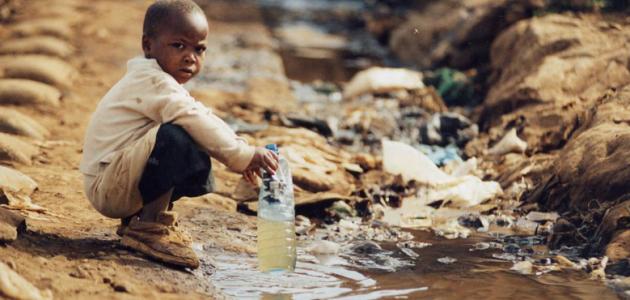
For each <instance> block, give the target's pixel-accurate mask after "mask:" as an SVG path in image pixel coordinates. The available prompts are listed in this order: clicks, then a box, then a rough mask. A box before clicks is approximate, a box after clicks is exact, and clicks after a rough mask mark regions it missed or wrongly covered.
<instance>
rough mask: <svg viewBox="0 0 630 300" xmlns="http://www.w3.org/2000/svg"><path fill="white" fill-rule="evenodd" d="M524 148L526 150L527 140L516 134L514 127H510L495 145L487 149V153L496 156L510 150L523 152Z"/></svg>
mask: <svg viewBox="0 0 630 300" xmlns="http://www.w3.org/2000/svg"><path fill="white" fill-rule="evenodd" d="M525 150H527V142H525V141H523V140H521V139H520V138H519V137H518V136H517V135H516V128H512V129H510V131H508V133H506V134H505V136H504V137H503V138H502V139H501V140H500V141H499V142H498V143H497V144H496V145H494V146H492V148H490V149H489V150H488V154H490V155H497V156H498V155H503V154H506V153H510V152H515V153H523V152H525Z"/></svg>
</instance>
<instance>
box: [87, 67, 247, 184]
mask: <svg viewBox="0 0 630 300" xmlns="http://www.w3.org/2000/svg"><path fill="white" fill-rule="evenodd" d="M168 122H172V123H173V124H177V125H180V126H182V127H183V128H184V129H185V130H186V131H187V132H188V133H189V134H190V135H191V136H192V138H193V139H194V140H195V141H196V142H197V143H198V144H199V145H200V146H201V147H202V148H204V149H206V150H207V151H208V153H209V154H210V156H211V157H214V158H216V159H217V160H219V161H220V162H222V163H223V164H225V165H226V166H228V167H229V168H230V169H232V170H234V171H237V172H240V171H243V170H244V169H245V168H246V167H247V165H248V164H249V162H250V161H251V159H252V157H253V155H254V147H252V146H249V145H247V143H246V142H245V140H243V139H242V138H239V137H238V136H237V135H236V134H235V133H234V131H233V130H232V129H231V128H230V127H229V126H228V125H227V124H225V122H223V120H221V119H220V118H219V117H217V116H216V115H214V114H213V113H212V111H211V110H210V109H208V108H206V107H205V106H204V105H203V104H201V103H200V102H198V101H196V100H195V99H194V98H193V97H191V96H190V94H189V93H188V91H187V90H186V89H185V88H184V87H183V86H182V85H180V84H179V83H178V82H177V81H176V80H175V79H174V78H173V77H172V76H170V75H169V74H168V73H166V72H164V71H163V70H162V68H161V67H160V65H158V63H157V61H156V60H155V59H147V58H144V57H136V58H133V59H131V60H129V62H127V73H126V74H125V76H124V77H123V78H122V79H121V80H120V81H118V83H116V84H115V85H114V86H113V87H112V88H111V89H110V90H109V92H107V94H106V95H105V96H104V97H103V98H102V99H101V101H100V102H99V104H98V106H97V107H96V111H95V112H94V113H93V114H92V117H91V119H90V123H89V124H88V128H87V131H86V134H85V140H84V144H83V157H82V160H81V165H80V167H79V170H80V171H81V172H82V173H83V174H85V175H88V176H95V175H96V174H97V172H98V167H99V163H101V162H109V161H110V159H111V157H112V156H113V154H114V153H115V152H116V151H118V150H121V149H124V148H125V147H126V146H128V145H130V144H131V143H133V142H134V141H136V140H138V139H139V138H141V137H142V136H143V135H144V134H146V133H147V132H148V131H149V130H150V129H151V128H154V127H155V126H158V125H160V124H162V123H168Z"/></svg>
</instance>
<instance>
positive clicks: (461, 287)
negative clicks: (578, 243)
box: [200, 0, 616, 299]
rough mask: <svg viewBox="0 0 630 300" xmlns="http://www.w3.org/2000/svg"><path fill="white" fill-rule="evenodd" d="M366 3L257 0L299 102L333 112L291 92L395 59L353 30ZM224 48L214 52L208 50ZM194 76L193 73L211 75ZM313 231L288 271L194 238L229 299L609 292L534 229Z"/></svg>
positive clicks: (571, 253)
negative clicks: (319, 244) (315, 247)
mask: <svg viewBox="0 0 630 300" xmlns="http://www.w3.org/2000/svg"><path fill="white" fill-rule="evenodd" d="M366 3H371V2H370V1H350V0H342V1H328V0H317V1H297V0H261V1H258V2H257V4H258V5H259V8H260V10H261V12H262V15H263V16H264V19H265V22H266V24H267V25H268V26H269V28H270V31H272V32H273V33H274V37H275V38H277V39H279V40H280V46H279V49H277V50H276V51H277V52H278V54H279V55H280V57H281V58H282V61H283V65H284V68H285V72H286V75H287V77H288V78H289V79H290V80H291V81H292V82H291V85H292V87H293V91H294V93H296V94H297V98H298V102H299V103H301V104H302V105H303V106H304V107H306V106H309V107H310V108H309V109H312V106H315V107H316V108H315V110H319V111H320V113H321V112H326V113H334V112H335V111H336V110H337V109H336V108H335V104H334V102H339V101H340V99H339V98H340V96H339V95H335V93H329V92H330V91H327V92H326V93H327V94H326V95H328V98H327V99H326V101H332V102H330V103H329V102H326V101H324V102H320V103H319V106H318V103H313V101H311V100H312V99H311V100H305V101H304V99H300V98H301V96H300V93H301V92H304V93H303V94H302V96H304V97H306V96H309V95H310V96H312V93H313V91H317V90H318V87H319V88H320V90H321V89H322V87H323V89H326V84H327V83H330V84H333V85H334V84H338V83H340V82H345V81H348V80H349V79H350V78H351V77H352V75H354V74H355V73H356V72H357V71H359V70H362V69H366V68H368V67H370V66H382V65H385V66H398V65H397V62H396V59H394V58H392V57H391V56H390V55H389V53H388V50H387V49H386V46H383V45H380V44H379V42H378V41H377V40H376V39H375V38H373V37H370V35H369V34H368V33H366V32H364V31H363V30H362V29H361V28H362V26H361V24H359V23H360V21H358V19H357V18H358V16H360V15H361V12H362V10H364V9H366V6H367V5H369V4H366ZM306 35H311V36H310V38H306ZM296 36H297V37H298V38H297V39H296ZM301 37H304V39H301ZM226 52H227V51H224V50H221V51H217V55H219V54H224V53H226ZM215 58H216V56H215ZM216 60H217V61H218V60H219V59H216ZM213 63H214V64H218V62H213ZM203 76H204V75H203V74H202V76H200V77H201V78H202V80H206V81H208V82H209V81H212V82H216V81H217V79H216V78H210V77H203ZM204 78H205V79H204ZM209 78H210V79H212V80H210V79H209ZM313 82H316V83H315V84H314V83H313ZM313 86H315V88H312V87H313ZM304 87H306V88H304ZM333 90H334V89H333ZM309 93H310V94H309ZM331 99H332V100H331ZM315 102H317V101H315ZM338 117H341V116H338ZM317 230H318V232H319V233H320V235H319V236H318V235H317V234H312V235H311V234H309V235H308V236H302V237H301V238H300V240H299V243H298V263H297V267H296V271H295V272H294V273H286V274H265V273H261V272H259V271H258V270H257V260H256V257H255V256H252V255H246V254H242V255H237V254H234V253H232V252H219V251H218V250H216V249H212V248H210V247H208V249H206V248H205V247H200V249H203V250H201V251H203V256H207V257H212V260H213V263H214V265H215V267H216V270H215V271H214V273H213V274H212V275H211V276H210V278H209V280H211V281H212V283H213V284H214V285H215V286H216V287H217V288H218V289H219V290H221V292H222V293H223V294H225V295H227V296H229V297H234V298H236V299H479V298H493V299H505V298H516V299H541V298H542V299H549V298H553V299H604V298H616V294H615V293H614V292H613V290H612V289H609V288H608V287H606V285H605V284H603V283H602V281H599V280H594V279H592V278H591V276H590V275H589V274H588V273H586V272H584V271H583V270H571V269H567V268H562V269H560V268H554V265H557V261H555V260H554V257H556V256H557V255H562V256H563V257H567V258H569V259H570V260H572V261H579V260H580V257H579V255H578V254H579V249H571V248H565V249H562V250H560V251H550V250H549V249H547V247H546V246H545V237H543V236H513V235H510V234H509V233H504V232H502V231H501V230H488V231H485V232H478V231H475V230H472V233H471V234H470V236H468V237H467V238H456V239H447V238H444V237H440V236H437V235H435V234H434V233H433V232H432V231H430V230H414V229H400V228H398V229H396V230H398V231H399V232H404V233H405V234H407V235H409V236H410V237H411V239H409V240H404V239H403V240H398V241H392V240H387V239H385V240H382V241H380V242H377V246H376V247H375V246H374V245H373V244H368V248H365V247H362V246H361V245H366V243H368V242H366V239H364V238H360V237H358V236H357V235H351V236H350V237H349V238H344V239H341V240H335V239H334V238H332V237H333V236H334V233H331V232H333V231H334V230H333V229H331V228H319V229H317ZM317 238H324V239H333V240H335V242H337V243H338V244H339V245H340V250H339V251H338V253H337V254H336V255H324V256H322V255H315V254H313V253H311V252H309V247H310V245H311V244H312V243H313V242H314V240H316V239H317ZM401 242H403V246H401ZM405 242H406V243H408V244H404V243H405ZM405 245H407V246H405ZM370 247H371V248H370ZM357 249H363V250H357ZM366 249H367V250H366ZM522 261H532V262H534V264H535V266H536V268H534V270H533V271H532V272H531V273H526V274H523V272H520V271H518V270H513V269H511V268H512V267H513V266H514V265H515V263H517V262H522Z"/></svg>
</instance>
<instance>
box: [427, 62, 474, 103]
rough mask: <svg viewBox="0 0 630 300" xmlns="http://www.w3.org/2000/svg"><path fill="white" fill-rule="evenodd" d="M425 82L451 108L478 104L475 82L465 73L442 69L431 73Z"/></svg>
mask: <svg viewBox="0 0 630 300" xmlns="http://www.w3.org/2000/svg"><path fill="white" fill-rule="evenodd" d="M424 82H425V83H426V84H428V85H432V86H434V87H435V88H436V89H437V92H438V93H439V94H440V96H442V98H443V99H444V101H445V102H446V104H448V105H449V106H451V105H468V106H472V105H475V104H477V103H476V102H477V101H478V99H476V98H475V95H474V92H475V89H474V85H473V82H472V80H471V79H470V78H468V76H466V74H464V73H463V72H460V71H457V70H453V69H449V68H440V69H437V70H435V71H434V72H431V73H430V75H429V76H427V78H426V79H425V80H424Z"/></svg>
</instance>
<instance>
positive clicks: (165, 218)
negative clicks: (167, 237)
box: [157, 211, 192, 246]
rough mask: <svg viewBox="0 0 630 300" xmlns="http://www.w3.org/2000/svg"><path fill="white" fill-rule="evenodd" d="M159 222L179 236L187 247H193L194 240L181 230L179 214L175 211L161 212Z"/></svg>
mask: <svg viewBox="0 0 630 300" xmlns="http://www.w3.org/2000/svg"><path fill="white" fill-rule="evenodd" d="M157 222H158V223H161V224H164V225H166V226H168V228H169V229H171V230H172V231H173V233H174V234H177V235H178V236H179V237H180V238H181V239H182V241H184V242H185V243H186V244H187V245H190V246H192V238H191V237H190V235H188V234H187V233H186V232H184V231H183V230H181V228H179V224H178V223H177V213H176V212H174V211H164V212H161V213H160V214H159V215H158V217H157Z"/></svg>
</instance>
